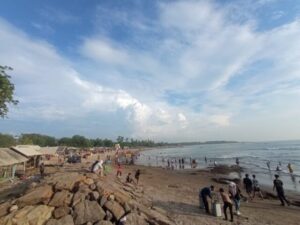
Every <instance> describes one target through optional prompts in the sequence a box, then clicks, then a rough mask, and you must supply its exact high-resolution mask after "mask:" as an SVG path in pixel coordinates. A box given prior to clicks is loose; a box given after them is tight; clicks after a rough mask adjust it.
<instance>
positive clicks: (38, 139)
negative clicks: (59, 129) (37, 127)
mask: <svg viewBox="0 0 300 225" xmlns="http://www.w3.org/2000/svg"><path fill="white" fill-rule="evenodd" d="M19 142H20V143H21V144H34V145H39V146H41V147H45V146H56V145H57V141H56V139H55V138H54V137H51V136H48V135H42V134H22V135H21V138H20V140H19Z"/></svg>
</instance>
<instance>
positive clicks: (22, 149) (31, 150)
mask: <svg viewBox="0 0 300 225" xmlns="http://www.w3.org/2000/svg"><path fill="white" fill-rule="evenodd" d="M11 149H12V150H14V151H16V152H18V153H20V154H22V155H23V156H25V157H32V156H38V155H42V153H41V152H40V151H39V150H40V149H41V147H40V146H38V145H17V146H13V147H11Z"/></svg>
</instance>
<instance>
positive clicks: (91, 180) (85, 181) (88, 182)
mask: <svg viewBox="0 0 300 225" xmlns="http://www.w3.org/2000/svg"><path fill="white" fill-rule="evenodd" d="M83 182H84V183H85V184H87V185H91V184H94V180H93V179H92V178H86V179H85V180H84V181H83Z"/></svg>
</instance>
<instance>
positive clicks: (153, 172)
mask: <svg viewBox="0 0 300 225" xmlns="http://www.w3.org/2000/svg"><path fill="white" fill-rule="evenodd" d="M103 157H104V155H101V158H103ZM94 158H95V157H91V158H89V159H88V160H84V161H83V162H82V163H78V164H65V166H64V167H55V166H54V167H52V166H49V167H46V173H47V177H50V178H51V176H56V174H57V173H63V174H67V173H70V172H74V171H75V172H78V173H80V174H85V173H87V171H88V170H89V167H90V165H91V163H92V162H93V160H94ZM111 168H112V169H111V171H110V173H109V174H108V175H107V176H105V177H104V179H101V181H103V183H104V184H106V183H107V184H110V185H112V186H116V187H117V188H118V189H123V188H124V187H123V186H124V185H126V183H125V179H126V176H127V174H128V173H129V172H131V173H133V174H134V173H135V171H136V170H137V169H140V170H141V176H140V182H139V185H136V184H135V185H134V186H135V188H134V190H136V191H137V190H142V193H143V195H142V196H139V199H138V202H139V203H140V204H144V206H143V207H147V208H149V210H150V209H151V210H152V211H153V210H155V211H156V212H160V213H161V214H162V215H164V216H166V218H168V221H169V222H168V223H164V222H157V223H153V224H164V225H166V224H176V225H190V224H191V225H192V224H211V225H217V224H218V225H219V224H244V225H255V224H275V225H281V224H289V225H296V224H297V225H298V224H299V220H300V214H299V207H298V206H296V205H292V206H289V207H282V206H280V202H279V200H277V199H274V198H272V197H268V198H267V199H264V200H261V199H259V198H258V197H257V198H256V199H254V200H253V201H249V202H248V203H246V202H242V203H241V213H242V214H241V215H240V216H235V217H234V222H233V223H231V222H228V221H224V220H223V216H222V217H218V218H217V217H214V216H212V215H207V214H206V213H205V211H204V209H200V208H199V199H198V194H199V189H200V188H203V187H207V186H210V185H214V186H215V187H216V190H218V189H219V188H220V187H224V188H225V190H227V185H226V184H220V183H219V182H216V178H220V177H221V176H223V175H219V174H217V173H215V172H210V171H208V170H203V169H202V170H167V169H164V168H154V167H147V166H137V165H123V166H122V173H123V174H122V177H121V178H116V167H115V165H111ZM41 182H42V183H43V181H41ZM28 186H30V182H28ZM15 187H16V186H15ZM15 187H14V186H13V185H12V186H11V187H6V188H5V191H4V188H2V189H1V191H0V198H1V199H0V200H1V202H3V199H4V198H6V200H7V201H8V200H11V198H14V197H16V196H18V197H19V196H22V195H23V194H24V191H25V190H26V188H24V185H23V186H22V185H21V186H18V188H19V187H21V188H20V189H19V192H18V193H16V188H15ZM18 188H17V189H18ZM9 190H10V191H11V193H14V194H9V192H10V191H9ZM264 191H267V192H270V191H271V190H269V189H267V190H264ZM133 192H134V191H133ZM243 193H244V190H243ZM274 194H275V193H274ZM287 195H288V198H289V199H290V200H292V201H293V202H297V201H298V203H299V201H300V195H299V194H296V193H293V192H288V194H287ZM125 224H128V225H129V224H131V225H135V224H138V223H136V222H127V223H125ZM145 224H151V223H145ZM138 225H140V224H138Z"/></svg>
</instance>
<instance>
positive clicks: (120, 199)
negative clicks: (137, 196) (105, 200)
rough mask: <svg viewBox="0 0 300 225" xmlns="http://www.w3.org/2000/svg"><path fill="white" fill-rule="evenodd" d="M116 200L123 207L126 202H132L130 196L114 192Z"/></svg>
mask: <svg viewBox="0 0 300 225" xmlns="http://www.w3.org/2000/svg"><path fill="white" fill-rule="evenodd" d="M114 196H115V200H116V201H117V202H119V203H120V204H121V205H124V204H125V203H126V202H129V201H130V199H131V198H130V196H129V195H127V194H126V193H124V192H121V191H115V192H114Z"/></svg>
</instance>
